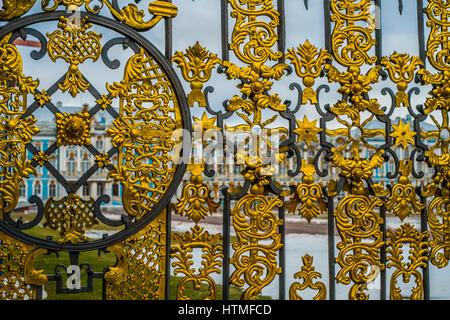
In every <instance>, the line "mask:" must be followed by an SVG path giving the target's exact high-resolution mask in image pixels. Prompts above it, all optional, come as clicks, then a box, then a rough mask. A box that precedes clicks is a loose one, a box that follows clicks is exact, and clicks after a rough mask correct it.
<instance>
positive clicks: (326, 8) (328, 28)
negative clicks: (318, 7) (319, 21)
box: [323, 0, 332, 54]
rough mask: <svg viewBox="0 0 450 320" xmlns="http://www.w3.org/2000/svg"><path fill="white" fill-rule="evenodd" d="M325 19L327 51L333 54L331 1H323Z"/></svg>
mask: <svg viewBox="0 0 450 320" xmlns="http://www.w3.org/2000/svg"><path fill="white" fill-rule="evenodd" d="M323 18H324V29H325V30H324V31H325V35H324V36H325V49H326V50H327V51H328V52H329V53H330V54H332V50H331V17H330V0H323Z"/></svg>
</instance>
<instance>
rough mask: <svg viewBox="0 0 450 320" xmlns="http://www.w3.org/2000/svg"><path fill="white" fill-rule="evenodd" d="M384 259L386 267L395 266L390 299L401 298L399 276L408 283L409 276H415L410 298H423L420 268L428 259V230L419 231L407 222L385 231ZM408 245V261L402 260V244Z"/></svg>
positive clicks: (425, 264) (424, 265)
mask: <svg viewBox="0 0 450 320" xmlns="http://www.w3.org/2000/svg"><path fill="white" fill-rule="evenodd" d="M386 237H387V239H388V240H387V242H386V253H387V256H386V260H387V262H388V263H387V267H388V268H395V271H394V273H393V274H392V276H391V280H390V286H389V287H390V299H391V300H403V295H402V293H401V292H402V291H401V289H400V288H399V287H397V279H398V278H399V277H400V276H401V277H402V278H403V282H404V283H409V282H410V281H411V278H412V277H414V278H415V283H416V286H415V287H414V288H413V289H412V294H411V296H410V299H411V300H423V298H424V293H423V291H424V288H423V278H422V272H421V270H420V268H426V267H427V260H428V253H429V251H430V250H429V248H428V241H427V238H428V232H427V231H424V232H422V233H420V232H419V231H418V230H417V229H416V228H414V226H412V225H410V224H409V223H406V224H402V225H401V226H400V228H399V229H397V230H395V232H392V231H388V232H387V233H386ZM405 244H407V245H408V247H409V251H408V252H409V255H408V259H409V261H408V262H405V261H404V257H403V255H402V253H403V250H402V249H403V246H404V245H405Z"/></svg>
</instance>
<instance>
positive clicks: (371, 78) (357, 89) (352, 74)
mask: <svg viewBox="0 0 450 320" xmlns="http://www.w3.org/2000/svg"><path fill="white" fill-rule="evenodd" d="M380 69H381V66H375V67H373V68H371V69H370V70H369V71H368V72H367V74H366V75H362V74H361V70H360V68H359V67H357V66H353V65H352V66H350V67H349V68H348V70H347V71H346V72H340V71H339V70H338V69H337V68H336V67H334V66H332V65H331V64H326V65H325V70H327V77H328V80H329V81H330V82H339V84H340V85H341V87H340V88H339V89H338V92H339V93H341V94H342V95H343V96H344V97H348V100H349V101H350V102H351V105H349V104H348V103H347V102H346V100H341V101H339V102H338V103H336V104H335V105H334V106H333V107H331V109H330V110H331V112H333V113H334V114H336V115H347V116H349V117H350V119H352V120H353V121H355V122H356V121H359V112H361V111H366V110H368V111H370V112H371V113H373V114H377V115H382V114H383V111H382V110H381V109H380V104H379V103H378V101H377V100H376V99H369V100H367V99H365V96H366V95H367V94H368V93H369V92H370V91H371V90H372V87H371V86H370V85H371V84H374V83H377V82H378V81H379V80H378V79H379V77H380V74H379V71H380Z"/></svg>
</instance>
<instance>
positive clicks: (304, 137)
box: [294, 116, 322, 147]
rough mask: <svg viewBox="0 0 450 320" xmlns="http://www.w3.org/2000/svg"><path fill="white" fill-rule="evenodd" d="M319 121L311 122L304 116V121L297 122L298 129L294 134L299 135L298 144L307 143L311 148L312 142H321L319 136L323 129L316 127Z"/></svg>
mask: <svg viewBox="0 0 450 320" xmlns="http://www.w3.org/2000/svg"><path fill="white" fill-rule="evenodd" d="M316 122H317V120H314V121H311V122H310V121H309V120H308V117H307V116H303V121H300V120H297V126H298V128H297V129H295V130H294V133H295V134H297V135H298V142H301V141H305V143H306V145H307V146H308V147H310V145H311V142H312V141H314V142H319V139H318V138H317V134H318V133H320V132H322V129H321V128H317V126H316Z"/></svg>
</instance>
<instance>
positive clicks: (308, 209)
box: [286, 160, 323, 222]
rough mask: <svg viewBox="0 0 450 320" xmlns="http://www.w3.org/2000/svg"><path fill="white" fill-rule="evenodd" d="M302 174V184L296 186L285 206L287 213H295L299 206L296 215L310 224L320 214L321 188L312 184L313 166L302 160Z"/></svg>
mask: <svg viewBox="0 0 450 320" xmlns="http://www.w3.org/2000/svg"><path fill="white" fill-rule="evenodd" d="M300 170H301V171H302V172H303V178H302V183H301V184H299V185H298V186H297V190H296V192H295V193H294V194H293V196H292V197H291V201H290V202H289V203H287V204H286V208H287V209H288V211H289V213H293V212H295V209H296V208H297V207H298V205H299V204H301V206H300V207H299V208H298V213H299V214H300V216H302V217H303V218H305V219H306V220H308V222H311V220H312V219H313V218H315V217H317V216H318V215H319V213H320V212H321V208H320V205H319V204H318V203H319V201H320V199H321V198H322V196H323V193H322V188H321V187H320V185H319V184H318V183H314V177H313V174H314V172H315V171H316V169H315V168H314V165H312V164H310V163H307V162H306V160H302V168H301V169H300Z"/></svg>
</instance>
